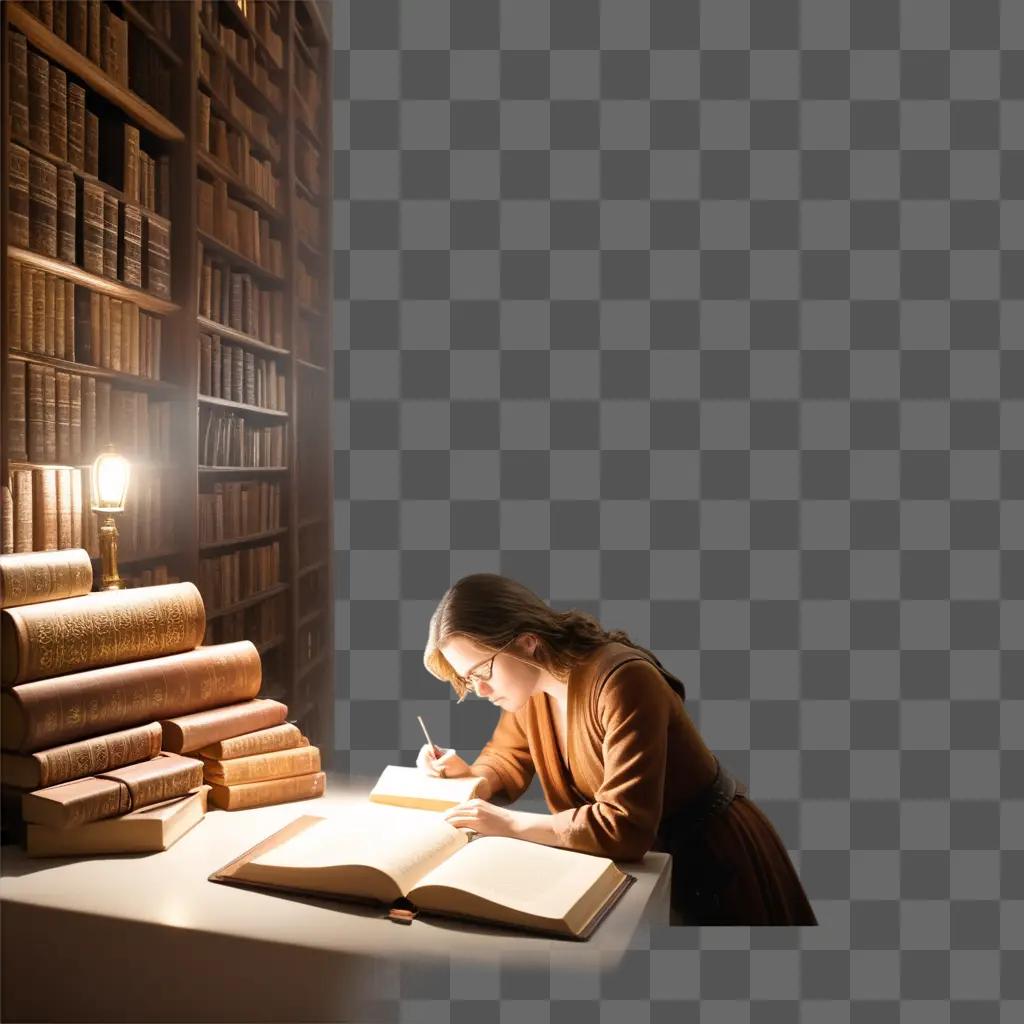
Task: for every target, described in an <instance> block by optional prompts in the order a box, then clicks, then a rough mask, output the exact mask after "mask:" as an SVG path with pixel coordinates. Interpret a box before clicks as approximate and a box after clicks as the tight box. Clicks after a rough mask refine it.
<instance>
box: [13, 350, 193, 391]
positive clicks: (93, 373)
mask: <svg viewBox="0 0 1024 1024" xmlns="http://www.w3.org/2000/svg"><path fill="white" fill-rule="evenodd" d="M7 355H8V358H10V359H17V360H19V361H21V362H23V363H40V364H42V365H43V366H52V367H54V368H55V369H57V370H66V371H67V372H68V373H81V374H84V375H85V376H87V377H99V378H101V379H103V380H109V381H110V382H111V383H112V384H118V385H121V386H122V387H126V388H135V389H137V390H141V391H152V392H155V393H157V394H158V395H166V396H167V397H171V396H174V395H178V394H180V393H181V391H182V388H181V385H179V384H172V383H171V382H170V381H166V380H154V379H153V378H152V377H141V376H138V375H136V374H134V373H122V372H121V371H119V370H111V369H108V368H107V367H106V366H93V365H92V364H91V363H78V362H75V361H73V360H70V359H62V358H61V357H60V356H49V355H44V354H43V353H42V352H26V351H24V350H23V349H8V352H7Z"/></svg>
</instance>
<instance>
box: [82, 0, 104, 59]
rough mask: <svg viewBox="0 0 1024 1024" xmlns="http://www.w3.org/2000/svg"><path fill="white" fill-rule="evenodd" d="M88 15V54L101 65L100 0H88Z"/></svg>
mask: <svg viewBox="0 0 1024 1024" xmlns="http://www.w3.org/2000/svg"><path fill="white" fill-rule="evenodd" d="M86 4H87V8H86V13H87V15H88V18H87V20H88V23H89V25H88V31H87V32H86V43H87V45H86V55H87V56H88V58H89V60H91V61H92V62H93V64H95V65H96V66H97V67H99V66H100V65H101V63H102V60H103V56H102V55H103V29H102V19H101V17H100V8H101V7H102V4H101V3H100V0H86Z"/></svg>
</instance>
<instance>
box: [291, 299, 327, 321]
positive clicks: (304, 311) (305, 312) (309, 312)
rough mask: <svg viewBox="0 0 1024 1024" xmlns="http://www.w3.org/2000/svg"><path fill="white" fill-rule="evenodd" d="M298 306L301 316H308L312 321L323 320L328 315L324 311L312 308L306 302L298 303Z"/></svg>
mask: <svg viewBox="0 0 1024 1024" xmlns="http://www.w3.org/2000/svg"><path fill="white" fill-rule="evenodd" d="M296 306H297V307H298V310H299V313H300V315H301V316H308V317H310V318H312V319H316V320H323V318H324V316H325V315H326V314H324V313H323V311H322V310H319V309H317V308H316V306H310V305H309V304H308V303H306V302H297V303H296Z"/></svg>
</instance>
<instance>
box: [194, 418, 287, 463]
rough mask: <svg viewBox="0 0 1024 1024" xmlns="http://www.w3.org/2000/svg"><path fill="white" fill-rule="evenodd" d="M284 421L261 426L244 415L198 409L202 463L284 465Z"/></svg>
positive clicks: (200, 461)
mask: <svg viewBox="0 0 1024 1024" xmlns="http://www.w3.org/2000/svg"><path fill="white" fill-rule="evenodd" d="M286 440H287V432H286V426H285V424H283V423H282V424H278V425H276V426H272V427H268V426H258V425H255V424H254V423H253V422H252V421H251V420H250V419H248V418H247V417H245V416H242V415H239V414H237V413H235V412H225V411H222V410H220V409H209V408H205V407H200V409H199V465H200V466H235V467H241V468H254V469H273V468H275V467H283V466H284V465H285V455H284V453H285V443H286Z"/></svg>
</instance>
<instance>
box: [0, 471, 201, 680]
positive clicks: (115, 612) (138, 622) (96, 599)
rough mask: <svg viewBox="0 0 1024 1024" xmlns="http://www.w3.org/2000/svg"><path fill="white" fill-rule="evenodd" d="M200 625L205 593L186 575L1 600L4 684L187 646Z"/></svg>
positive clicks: (196, 638) (154, 655) (198, 635)
mask: <svg viewBox="0 0 1024 1024" xmlns="http://www.w3.org/2000/svg"><path fill="white" fill-rule="evenodd" d="M54 498H55V499H56V482H55V483H54ZM54 526H56V523H55V524H54ZM205 628H206V612H205V610H204V608H203V601H202V598H201V597H200V596H199V591H198V590H197V589H196V587H195V584H193V583H188V582H185V583H168V584H165V585H163V586H159V587H142V588H139V589H135V590H109V591H102V592H99V593H93V594H86V595H85V596H84V597H72V598H68V599H66V600H63V601H50V602H48V603H46V604H39V605H25V606H23V607H19V608H5V609H4V610H3V611H2V612H0V639H2V641H3V655H2V670H3V677H2V681H3V685H4V686H13V685H15V684H17V683H24V682H29V681H31V680H34V679H45V678H47V677H49V676H54V675H58V674H68V673H73V672H81V671H83V670H85V669H91V668H99V667H101V666H104V665H121V664H124V663H126V662H133V661H138V660H140V659H142V658H159V657H161V656H163V655H168V654H173V653H176V652H179V651H190V650H192V649H193V648H194V647H196V646H197V645H198V644H200V643H201V642H202V639H203V633H204V632H205Z"/></svg>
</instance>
